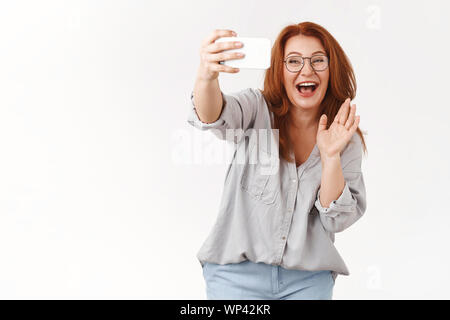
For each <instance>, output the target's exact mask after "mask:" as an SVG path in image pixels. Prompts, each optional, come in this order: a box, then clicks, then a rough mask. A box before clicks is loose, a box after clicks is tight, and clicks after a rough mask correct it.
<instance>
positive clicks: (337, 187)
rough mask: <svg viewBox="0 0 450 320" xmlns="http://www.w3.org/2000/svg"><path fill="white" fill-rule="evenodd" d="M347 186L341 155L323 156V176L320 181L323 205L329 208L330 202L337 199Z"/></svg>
mask: <svg viewBox="0 0 450 320" xmlns="http://www.w3.org/2000/svg"><path fill="white" fill-rule="evenodd" d="M344 187H345V179H344V174H343V172H342V167H341V158H340V156H337V157H334V158H326V159H324V158H322V177H321V182H320V197H319V201H320V204H321V205H322V207H324V208H328V207H329V206H330V203H331V202H332V201H334V200H337V199H338V198H339V196H340V195H341V194H342V191H343V190H344Z"/></svg>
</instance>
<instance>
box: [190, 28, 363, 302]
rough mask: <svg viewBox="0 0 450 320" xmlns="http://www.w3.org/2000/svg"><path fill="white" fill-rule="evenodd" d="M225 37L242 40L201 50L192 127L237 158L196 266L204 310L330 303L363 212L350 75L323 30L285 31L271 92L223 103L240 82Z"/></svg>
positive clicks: (271, 72) (221, 33)
mask: <svg viewBox="0 0 450 320" xmlns="http://www.w3.org/2000/svg"><path fill="white" fill-rule="evenodd" d="M225 36H231V37H232V36H236V33H235V32H233V31H231V30H216V31H214V32H213V33H212V34H211V35H210V36H209V37H207V38H206V39H205V40H204V41H203V43H202V46H201V50H200V56H201V61H200V66H199V69H198V75H197V79H196V82H195V87H194V90H193V93H192V95H191V104H192V109H191V110H190V113H189V116H188V122H189V123H190V124H191V125H193V126H194V127H196V128H199V129H201V130H212V131H211V132H213V133H214V134H215V135H216V136H217V137H219V138H220V139H224V140H227V141H229V142H232V145H233V146H235V153H234V155H233V159H232V161H231V163H230V165H229V167H228V170H227V173H226V176H225V182H224V188H223V195H222V200H221V204H220V208H219V213H218V217H217V220H216V223H215V224H214V226H213V228H212V230H211V232H210V234H209V236H208V237H207V239H206V241H205V242H204V243H203V245H202V247H201V249H200V251H199V252H198V254H197V258H198V260H199V261H200V264H201V266H202V268H203V275H204V278H205V282H206V294H207V298H208V299H331V298H332V292H333V288H334V285H335V280H336V277H337V275H338V274H341V275H349V274H350V273H349V271H348V269H347V266H346V265H345V263H344V261H343V259H342V258H341V256H340V255H339V253H338V251H337V250H336V248H335V246H334V234H335V233H337V232H341V231H343V230H345V229H347V228H348V227H349V226H351V225H352V224H353V223H354V222H355V221H357V220H358V219H359V218H360V217H361V216H362V215H363V214H364V212H365V210H366V190H365V185H364V179H363V175H362V172H361V161H362V153H363V149H364V150H366V146H365V142H364V138H363V135H362V132H361V131H360V129H359V128H358V124H359V121H360V117H359V116H357V115H356V114H355V113H356V106H355V105H354V104H353V105H351V104H350V101H351V99H353V98H354V97H355V92H356V81H355V76H354V73H353V70H352V67H351V64H350V62H349V60H348V58H347V56H346V55H345V53H344V51H343V50H342V48H341V46H340V45H339V44H338V42H337V41H336V40H335V39H334V38H333V36H332V35H331V34H330V33H329V32H328V31H327V30H326V29H324V28H323V27H322V26H319V25H317V24H315V23H312V22H303V23H299V24H294V25H289V26H286V27H285V28H284V29H283V30H282V31H281V32H280V34H279V35H278V37H277V39H276V41H275V43H274V45H273V48H272V56H271V65H270V68H269V69H268V70H267V71H266V74H265V81H264V90H263V91H261V90H259V89H253V88H247V89H244V90H241V91H239V92H236V93H234V94H224V93H223V92H222V91H221V90H220V88H219V83H218V76H219V73H220V72H229V73H236V72H238V71H239V70H238V69H235V68H232V67H230V66H226V65H222V64H221V63H220V61H224V60H231V59H240V58H242V56H239V55H238V54H237V53H236V52H223V51H226V50H227V49H232V48H239V46H236V47H235V46H234V42H231V41H228V42H222V43H218V42H215V40H216V39H218V38H220V37H225ZM264 131H269V132H270V134H268V135H266V136H265V138H264V139H261V137H262V136H263V134H262V132H264ZM230 133H231V134H230ZM258 136H259V137H258ZM255 137H257V138H255ZM267 137H269V141H271V142H272V143H271V144H270V145H272V146H273V143H275V146H276V147H275V148H273V147H271V148H270V145H269V146H267V143H266V142H267ZM242 150H244V151H243V153H242ZM239 153H242V154H243V155H244V156H243V157H240V156H238V155H239ZM242 159H243V160H242ZM252 159H259V160H258V161H256V163H255V162H254V161H252ZM206 196H207V195H206V194H204V195H201V194H200V193H199V199H201V198H202V197H206ZM209 214H213V212H209Z"/></svg>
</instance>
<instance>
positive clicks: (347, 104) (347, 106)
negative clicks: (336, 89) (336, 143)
mask: <svg viewBox="0 0 450 320" xmlns="http://www.w3.org/2000/svg"><path fill="white" fill-rule="evenodd" d="M341 109H342V111H341V115H340V117H339V123H340V124H342V125H344V124H345V121H347V117H348V111H349V109H350V98H347V99H346V100H345V102H344V104H343V105H342V107H341Z"/></svg>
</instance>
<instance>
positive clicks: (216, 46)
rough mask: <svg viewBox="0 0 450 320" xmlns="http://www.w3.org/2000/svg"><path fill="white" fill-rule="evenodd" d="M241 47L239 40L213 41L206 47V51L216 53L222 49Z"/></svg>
mask: <svg viewBox="0 0 450 320" xmlns="http://www.w3.org/2000/svg"><path fill="white" fill-rule="evenodd" d="M241 47H242V42H240V41H224V42H215V43H212V44H210V45H208V46H207V47H206V52H209V53H218V52H222V51H224V50H232V49H237V48H241Z"/></svg>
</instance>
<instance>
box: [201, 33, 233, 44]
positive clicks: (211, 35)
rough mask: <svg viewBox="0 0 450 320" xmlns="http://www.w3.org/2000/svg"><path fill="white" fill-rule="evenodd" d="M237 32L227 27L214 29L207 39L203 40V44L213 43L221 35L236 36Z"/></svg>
mask: <svg viewBox="0 0 450 320" xmlns="http://www.w3.org/2000/svg"><path fill="white" fill-rule="evenodd" d="M234 36H235V33H234V31H233V30H227V29H216V30H214V31H213V32H212V33H211V34H210V35H209V36H208V37H206V39H205V40H204V41H203V45H204V46H207V45H208V44H210V43H213V42H214V41H216V40H217V39H219V38H221V37H234Z"/></svg>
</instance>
